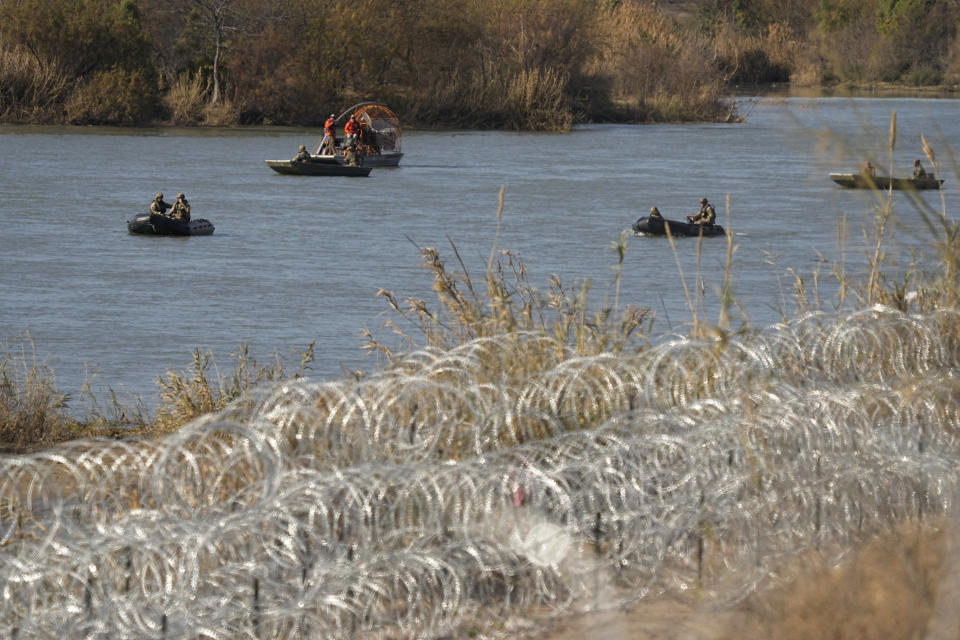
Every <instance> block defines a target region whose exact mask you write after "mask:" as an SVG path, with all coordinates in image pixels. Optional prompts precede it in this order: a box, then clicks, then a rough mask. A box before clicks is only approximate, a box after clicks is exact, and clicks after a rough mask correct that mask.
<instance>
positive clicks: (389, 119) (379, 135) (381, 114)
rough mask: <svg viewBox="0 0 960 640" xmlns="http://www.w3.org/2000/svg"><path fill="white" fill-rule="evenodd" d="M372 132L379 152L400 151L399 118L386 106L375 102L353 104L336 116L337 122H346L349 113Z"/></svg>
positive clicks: (341, 123) (340, 123) (339, 123)
mask: <svg viewBox="0 0 960 640" xmlns="http://www.w3.org/2000/svg"><path fill="white" fill-rule="evenodd" d="M351 113H352V114H356V116H357V120H359V121H360V123H361V124H364V125H366V126H367V128H369V130H370V131H372V132H373V135H374V136H375V138H376V144H377V147H378V148H379V151H380V153H394V152H395V153H399V152H400V135H401V133H400V119H399V118H398V117H397V114H395V113H394V112H393V111H391V110H390V109H389V108H388V107H386V106H384V105H382V104H380V103H377V102H361V103H359V104H355V105H353V106H352V107H350V108H349V109H347V110H346V111H344V112H343V113H341V114H340V117H338V118H337V124H338V125H341V126H342V125H343V124H344V123H346V121H347V119H348V118H349V117H350V114H351Z"/></svg>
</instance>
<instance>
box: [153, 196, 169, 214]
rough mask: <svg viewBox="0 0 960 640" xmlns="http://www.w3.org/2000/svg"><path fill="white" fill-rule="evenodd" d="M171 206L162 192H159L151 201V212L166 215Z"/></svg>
mask: <svg viewBox="0 0 960 640" xmlns="http://www.w3.org/2000/svg"><path fill="white" fill-rule="evenodd" d="M169 208H170V205H169V204H167V203H166V202H164V201H163V194H162V193H158V194H157V197H156V198H154V199H153V202H151V203H150V213H156V214H157V215H161V216H163V215H166V214H167V209H169Z"/></svg>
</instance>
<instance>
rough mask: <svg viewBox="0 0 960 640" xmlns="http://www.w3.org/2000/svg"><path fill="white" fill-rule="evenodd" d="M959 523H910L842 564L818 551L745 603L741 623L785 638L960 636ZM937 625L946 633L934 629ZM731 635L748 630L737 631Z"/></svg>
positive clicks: (885, 639) (866, 639)
mask: <svg viewBox="0 0 960 640" xmlns="http://www.w3.org/2000/svg"><path fill="white" fill-rule="evenodd" d="M954 529H955V523H951V522H949V521H944V520H942V519H941V520H938V521H937V522H934V523H923V522H903V523H901V524H900V525H899V526H897V527H896V528H895V529H894V530H892V531H890V532H888V533H885V534H882V535H878V536H876V537H875V538H873V539H871V540H868V541H867V542H866V543H864V544H863V545H862V546H860V547H859V548H858V549H856V550H855V551H854V552H853V553H852V554H850V556H849V557H848V558H846V559H844V560H843V561H841V562H839V563H837V564H834V563H832V562H830V560H829V559H828V558H827V557H826V556H825V555H824V554H820V553H815V554H811V555H809V556H808V557H806V558H805V559H804V562H803V563H802V564H801V565H800V567H798V568H795V569H794V573H793V577H792V578H791V579H788V580H784V581H783V582H781V583H780V584H778V585H777V586H775V587H773V588H772V589H770V590H768V591H766V592H764V593H760V594H758V595H757V596H755V597H753V598H751V599H750V600H749V601H748V602H747V603H745V604H744V606H743V607H742V608H741V612H742V614H743V618H742V619H741V621H740V624H743V625H748V624H749V625H756V626H757V627H759V628H761V629H763V637H767V638H781V639H783V640H792V639H794V638H796V639H798V640H799V639H800V638H804V639H807V638H833V639H836V640H846V639H850V640H854V639H856V640H874V639H875V640H881V639H882V640H901V639H902V640H912V639H914V638H928V637H937V638H944V639H946V638H958V637H960V629H958V627H957V615H956V611H955V608H956V607H955V605H956V597H957V595H958V594H957V593H956V590H955V589H951V588H950V587H951V586H954V587H955V586H956V585H955V583H956V582H957V580H958V579H960V566H958V565H957V562H956V560H957V558H955V557H953V556H954V554H955V553H956V551H955V546H956V540H954V539H953V538H955V537H956V532H955V531H954ZM944 618H946V621H947V622H948V625H947V629H946V633H942V632H943V631H944V630H943V629H940V625H942V623H943V622H944ZM950 621H952V624H950ZM934 628H937V629H939V630H940V632H941V633H942V635H941V633H938V634H936V635H934V636H931V635H928V634H930V632H931V631H933V629H934ZM725 637H728V638H735V637H743V636H741V635H739V634H738V632H737V631H735V630H734V631H733V632H731V633H728V634H727V635H725Z"/></svg>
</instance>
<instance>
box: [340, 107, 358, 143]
mask: <svg viewBox="0 0 960 640" xmlns="http://www.w3.org/2000/svg"><path fill="white" fill-rule="evenodd" d="M343 132H344V133H345V134H346V135H345V136H344V138H343V146H344V147H349V146H351V145H353V144H356V143H357V142H358V140H357V136H359V135H360V122H358V121H357V116H356V114H353V113H351V114H350V119H349V120H347V124H346V126H345V127H344V128H343Z"/></svg>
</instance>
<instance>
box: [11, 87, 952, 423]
mask: <svg viewBox="0 0 960 640" xmlns="http://www.w3.org/2000/svg"><path fill="white" fill-rule="evenodd" d="M738 100H739V102H740V105H739V106H740V112H741V113H742V114H743V115H744V116H745V120H744V122H742V123H730V124H664V125H644V126H628V125H588V126H581V127H578V128H576V129H575V130H574V131H573V132H571V133H567V134H551V133H517V132H487V131H484V132H480V131H449V132H436V131H416V130H412V131H406V132H405V134H404V139H403V149H404V151H405V153H406V156H405V157H404V159H403V161H402V162H401V166H399V167H397V168H381V169H375V170H374V171H373V173H371V175H370V177H369V178H361V179H356V178H311V177H296V176H281V175H278V174H276V173H274V172H272V171H271V170H270V169H269V168H268V167H267V166H266V165H265V164H264V162H263V160H264V159H267V158H286V157H291V156H292V155H293V154H294V153H295V151H296V148H297V145H298V144H300V143H304V144H307V145H310V144H311V143H313V142H315V141H316V140H317V139H318V138H319V137H320V133H321V132H320V131H319V130H315V129H280V128H256V129H216V130H199V129H197V130H193V129H113V128H110V129H107V128H96V127H94V128H65V127H16V126H0V176H2V182H0V223H2V232H0V343H2V345H3V346H5V347H7V348H10V347H11V346H16V345H19V344H21V342H22V341H23V339H24V336H26V335H29V337H30V339H31V340H32V341H33V343H34V344H35V345H36V349H37V353H38V355H39V356H40V357H41V358H42V359H44V360H45V361H46V362H47V363H48V364H50V366H51V367H52V368H53V369H54V370H55V372H56V375H57V384H58V386H59V387H60V388H61V390H63V391H66V392H69V393H71V394H76V393H78V391H79V390H80V388H81V385H82V384H83V382H84V381H88V382H91V383H92V388H93V389H94V391H95V392H104V391H105V390H106V389H108V388H112V389H113V390H115V391H117V392H119V393H120V394H121V395H124V394H129V395H133V396H141V397H142V398H143V400H144V401H145V403H146V404H147V405H148V406H149V405H152V404H154V403H155V402H156V400H157V398H156V394H157V386H156V380H157V377H158V376H159V375H161V374H162V373H164V372H165V371H168V370H176V371H184V370H185V369H186V367H187V366H188V365H189V364H190V362H191V359H192V358H191V351H192V350H193V349H194V348H195V347H197V348H200V349H201V350H202V351H205V350H208V349H209V350H212V351H213V352H214V354H215V356H216V359H217V362H218V363H219V365H220V366H221V368H230V363H229V360H230V354H234V353H237V351H238V349H239V348H240V346H241V345H248V346H249V347H250V350H251V353H252V354H253V355H254V356H255V357H257V358H258V359H259V360H261V361H266V360H269V359H270V357H271V355H272V354H274V353H277V354H279V355H280V356H281V357H282V358H284V359H285V360H286V361H287V362H288V363H289V362H295V361H296V355H295V351H297V350H303V349H304V348H306V346H307V345H308V344H309V343H311V342H313V341H315V344H316V346H315V357H316V359H315V361H314V363H313V364H312V367H311V375H312V376H316V377H318V378H331V377H339V376H340V375H342V373H343V372H344V371H345V370H354V369H367V370H369V369H371V368H374V367H375V366H376V364H377V362H376V360H375V359H374V358H373V356H367V355H365V354H364V352H363V350H362V349H361V345H362V339H361V331H362V330H363V329H364V328H368V329H370V330H372V331H374V333H375V334H376V335H378V336H380V337H383V338H385V339H389V337H390V334H389V332H387V331H384V330H381V329H380V326H381V323H382V321H383V319H384V316H383V312H384V311H385V310H386V305H385V303H384V301H383V300H382V299H378V298H377V297H376V293H377V291H378V290H379V289H381V288H383V289H387V290H390V291H393V292H394V293H395V294H396V295H397V296H399V297H401V298H404V297H407V296H416V297H422V298H426V299H427V300H428V301H430V300H432V296H431V294H430V285H431V281H430V277H429V274H428V273H427V272H425V271H424V270H423V269H421V268H419V267H418V263H419V251H418V247H425V246H433V247H437V248H438V249H439V250H440V252H441V257H443V258H445V259H446V260H447V261H448V263H450V264H455V259H454V256H453V254H452V252H451V249H450V242H451V241H452V242H453V243H454V244H456V246H457V249H458V250H459V252H460V254H461V256H462V257H463V259H464V261H465V262H466V264H467V266H468V268H469V269H471V271H472V273H473V274H474V275H475V276H479V275H482V273H483V270H484V268H485V265H486V262H487V259H488V257H489V255H490V250H491V247H492V246H493V242H494V239H495V237H496V226H497V200H498V193H499V191H500V189H501V188H503V189H504V194H505V196H504V201H505V204H504V210H503V219H502V225H501V230H500V235H499V239H498V240H497V246H498V247H499V248H502V249H510V250H511V251H513V252H516V253H519V254H520V255H521V256H522V257H523V258H524V260H525V261H526V263H527V265H528V267H529V274H528V275H529V279H530V281H531V283H532V284H534V285H535V286H537V287H538V288H540V289H541V290H546V288H547V280H548V278H549V276H550V275H551V274H558V275H560V276H561V278H562V279H563V280H564V281H565V282H567V283H569V284H572V283H573V282H574V281H575V280H585V279H589V280H590V281H591V282H592V299H593V302H594V303H595V304H596V305H599V304H601V303H602V301H603V300H604V298H605V297H609V298H610V299H612V298H613V291H614V290H613V278H614V275H615V273H616V272H615V270H614V269H613V267H614V266H615V265H616V263H617V254H616V252H615V250H614V249H613V248H612V243H614V242H616V241H617V240H618V239H619V238H620V236H621V233H622V232H624V231H625V230H628V229H629V226H630V224H631V223H632V222H633V221H634V220H635V219H636V218H637V217H638V216H640V215H645V213H646V211H647V210H648V209H649V207H650V206H651V205H657V206H658V207H659V209H660V211H661V212H662V213H663V214H664V215H665V216H666V217H667V218H682V216H683V215H685V214H688V213H693V212H694V211H695V210H696V209H697V207H698V204H697V201H698V199H699V198H700V197H701V196H706V197H708V198H709V199H710V200H711V202H712V203H714V205H715V206H716V209H717V212H718V217H719V218H720V222H722V223H723V224H725V225H728V226H729V228H730V229H732V230H733V232H734V242H735V245H736V251H735V254H734V263H733V282H734V293H735V296H736V299H737V303H738V305H739V308H740V309H741V310H742V312H743V316H742V317H741V316H739V315H738V316H736V317H735V323H736V324H739V323H741V322H745V321H748V322H750V323H751V324H753V325H768V324H771V323H774V322H777V321H778V320H779V319H780V318H781V310H782V309H786V310H787V311H789V310H790V309H792V302H791V290H792V286H793V285H792V279H791V276H790V270H793V271H795V272H797V273H799V274H801V275H803V276H804V277H805V280H806V282H807V284H808V285H809V284H811V283H812V281H813V277H812V276H813V274H814V272H815V271H818V270H819V271H820V272H821V275H822V276H823V277H822V283H821V298H822V299H823V303H824V306H825V307H826V308H831V305H832V304H833V302H834V298H833V288H832V286H831V285H830V284H829V282H828V281H829V278H827V277H826V276H827V275H828V273H829V272H830V264H831V262H834V261H843V262H844V263H845V265H846V267H847V269H848V270H850V271H852V272H857V271H858V270H862V269H863V268H864V265H865V264H866V261H865V257H864V256H865V253H866V250H867V249H868V244H869V243H868V242H867V241H865V240H864V236H863V233H862V230H863V229H865V228H869V226H870V224H871V221H872V220H873V219H874V217H875V213H874V207H875V206H876V205H877V203H878V200H877V198H876V197H875V196H873V195H871V194H870V193H868V192H864V191H848V190H844V189H842V188H840V187H838V186H836V185H834V184H833V183H832V182H831V181H830V180H829V178H828V174H829V173H830V172H832V171H854V170H856V168H857V167H858V166H860V165H861V164H862V162H863V160H864V159H865V158H871V159H872V160H873V161H874V164H876V165H878V166H879V167H881V168H882V169H884V171H883V172H884V173H886V172H887V171H888V169H887V167H889V137H890V135H889V134H890V120H891V115H892V114H893V112H896V118H897V138H896V145H895V148H894V151H893V162H894V166H895V172H896V173H897V174H904V173H908V172H909V169H910V164H911V163H912V160H913V158H915V157H920V158H923V159H924V164H925V165H926V166H927V168H928V170H929V169H930V163H929V162H928V161H927V160H926V158H925V157H924V155H923V153H922V151H921V134H923V135H925V136H926V138H927V140H928V141H929V143H930V145H931V147H932V148H933V149H934V151H935V152H936V154H937V160H938V162H939V163H940V164H942V165H943V166H942V167H941V173H942V177H943V178H945V179H946V184H945V191H944V196H945V198H946V202H947V205H948V206H951V203H952V202H953V201H955V199H956V197H957V184H958V177H957V164H956V163H954V162H952V161H951V155H950V151H951V145H953V147H954V148H955V147H956V146H957V143H958V141H960V117H957V116H958V115H960V110H958V103H957V101H955V100H950V99H936V98H929V99H926V98H883V99H860V98H750V99H738ZM156 191H162V192H163V193H164V194H165V196H166V199H167V200H168V201H171V202H172V201H173V199H174V198H175V195H176V193H177V192H178V191H184V192H185V193H186V194H187V197H188V198H189V200H190V202H191V204H192V206H193V217H194V218H207V219H209V220H211V221H212V222H213V223H214V224H215V225H216V232H215V234H214V235H212V236H209V237H194V238H167V237H141V236H134V235H130V234H129V233H128V232H127V229H126V221H127V220H128V219H130V218H131V217H132V216H133V215H134V214H135V213H138V212H141V211H144V210H145V209H146V208H147V205H148V204H149V202H150V200H151V199H152V196H153V194H154V192H156ZM728 202H729V208H728V205H727V203H728ZM923 206H930V207H933V208H934V209H935V210H940V209H941V196H940V194H939V193H937V192H926V193H924V194H922V195H921V196H920V198H919V200H918V199H917V198H909V197H907V196H906V195H905V194H895V195H894V210H895V212H896V214H897V219H898V221H899V222H900V224H899V225H898V228H897V231H896V235H895V244H894V245H892V247H891V250H890V252H889V254H890V257H891V258H892V259H895V260H896V261H897V264H896V265H894V266H893V267H891V270H892V271H893V272H897V271H898V270H900V269H903V268H905V267H906V266H907V263H908V262H909V260H910V259H911V258H910V249H911V248H912V247H920V248H922V249H924V250H926V251H927V254H929V253H930V250H929V249H928V247H929V235H927V233H926V232H925V231H924V230H923V225H921V224H919V221H920V220H921V216H920V215H919V213H918V211H919V208H922V207H923ZM728 214H729V218H728ZM844 217H846V219H847V221H848V229H849V230H848V234H847V240H846V242H845V243H838V240H837V221H838V220H840V219H842V218H844ZM726 259H727V245H726V242H725V240H724V238H722V237H718V238H710V239H706V240H705V241H704V242H703V247H702V252H701V254H700V256H699V266H698V255H697V241H696V240H695V239H680V240H678V242H677V252H676V254H674V252H673V251H672V250H671V248H670V246H669V244H668V242H667V241H666V240H665V239H664V238H643V237H633V236H629V237H628V238H627V252H626V256H625V260H624V264H623V269H622V276H623V279H622V285H621V293H620V302H621V304H634V305H638V306H641V307H649V308H650V309H652V310H653V312H654V313H655V314H656V316H655V321H654V324H653V328H654V332H658V331H659V332H666V331H670V330H679V329H682V327H683V325H684V324H685V323H688V322H689V321H690V319H691V312H690V310H689V307H688V303H687V302H686V297H685V294H684V289H683V283H682V277H681V273H682V274H683V276H684V277H685V278H686V279H687V281H688V283H689V284H691V285H693V284H694V280H695V279H696V277H697V272H698V270H699V273H700V274H702V278H703V286H702V287H699V288H698V287H692V288H693V290H694V291H693V294H694V295H696V294H697V293H698V291H700V290H702V292H703V302H702V304H701V305H700V306H701V312H702V313H703V314H704V315H705V316H706V318H707V319H708V320H712V321H715V320H716V318H717V316H718V313H719V304H718V296H717V295H716V290H717V288H718V287H719V286H720V284H721V282H722V279H723V271H724V265H725V263H726ZM930 259H931V256H929V255H928V256H927V258H925V260H927V261H929V260H930ZM678 262H679V266H678Z"/></svg>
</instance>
